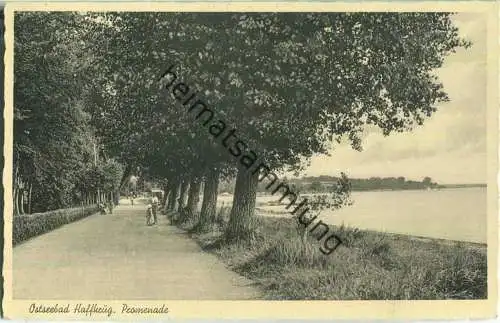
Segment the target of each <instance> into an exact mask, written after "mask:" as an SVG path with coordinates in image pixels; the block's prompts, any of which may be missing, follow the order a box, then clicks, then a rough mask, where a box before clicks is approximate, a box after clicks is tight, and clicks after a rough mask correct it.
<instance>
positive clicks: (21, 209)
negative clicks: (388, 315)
mask: <svg viewBox="0 0 500 323" xmlns="http://www.w3.org/2000/svg"><path fill="white" fill-rule="evenodd" d="M20 192H21V194H19V213H20V214H24V189H22V190H20Z"/></svg>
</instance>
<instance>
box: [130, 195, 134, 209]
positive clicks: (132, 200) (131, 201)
mask: <svg viewBox="0 0 500 323" xmlns="http://www.w3.org/2000/svg"><path fill="white" fill-rule="evenodd" d="M130 203H131V204H132V206H133V205H134V195H133V194H132V193H130Z"/></svg>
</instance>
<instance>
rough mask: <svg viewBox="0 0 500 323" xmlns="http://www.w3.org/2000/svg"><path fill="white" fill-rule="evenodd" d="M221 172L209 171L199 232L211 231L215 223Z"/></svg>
mask: <svg viewBox="0 0 500 323" xmlns="http://www.w3.org/2000/svg"><path fill="white" fill-rule="evenodd" d="M219 175H220V170H219V169H217V168H216V169H214V170H209V171H208V174H207V177H206V179H205V185H204V188H203V202H202V203H201V212H200V222H199V224H198V230H199V231H206V230H210V229H211V228H212V226H213V224H214V223H215V216H216V212H217V193H218V188H219Z"/></svg>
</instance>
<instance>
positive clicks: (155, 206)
mask: <svg viewBox="0 0 500 323" xmlns="http://www.w3.org/2000/svg"><path fill="white" fill-rule="evenodd" d="M158 203H159V202H158V198H157V197H156V195H153V198H152V199H151V206H152V211H153V224H156V221H157V218H156V213H157V212H158Z"/></svg>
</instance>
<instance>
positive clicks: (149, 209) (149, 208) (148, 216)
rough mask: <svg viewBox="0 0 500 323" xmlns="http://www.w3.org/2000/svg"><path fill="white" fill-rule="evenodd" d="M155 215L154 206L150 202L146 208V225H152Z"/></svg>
mask: <svg viewBox="0 0 500 323" xmlns="http://www.w3.org/2000/svg"><path fill="white" fill-rule="evenodd" d="M152 216H153V206H152V205H151V204H148V206H147V208H146V225H151V224H152V223H151V217H152Z"/></svg>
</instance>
